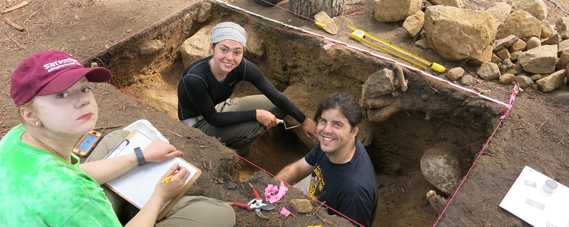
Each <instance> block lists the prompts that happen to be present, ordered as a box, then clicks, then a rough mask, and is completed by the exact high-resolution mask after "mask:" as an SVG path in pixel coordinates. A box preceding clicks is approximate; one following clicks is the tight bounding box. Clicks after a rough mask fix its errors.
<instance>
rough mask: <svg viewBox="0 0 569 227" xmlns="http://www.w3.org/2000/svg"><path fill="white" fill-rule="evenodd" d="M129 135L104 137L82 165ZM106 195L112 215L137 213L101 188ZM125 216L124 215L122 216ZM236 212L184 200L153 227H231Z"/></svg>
mask: <svg viewBox="0 0 569 227" xmlns="http://www.w3.org/2000/svg"><path fill="white" fill-rule="evenodd" d="M128 134H129V132H128V131H126V130H116V131H113V132H111V133H109V134H108V135H106V136H105V137H104V138H103V140H101V142H99V144H98V145H97V147H96V148H95V150H93V153H92V154H91V155H90V156H89V157H88V158H87V159H86V160H85V162H90V161H96V160H101V159H103V158H104V157H105V156H106V155H107V154H108V153H109V152H110V151H111V150H112V149H113V148H114V147H115V146H116V145H117V144H119V143H120V142H121V141H122V140H123V139H124V138H125V137H126V136H128ZM102 187H103V190H104V192H105V195H106V196H107V198H108V199H109V201H111V204H112V205H113V210H114V211H115V214H117V216H118V217H119V218H120V217H121V216H122V217H125V216H126V217H127V220H130V218H132V217H133V216H134V215H136V213H137V212H138V209H137V208H136V207H134V206H132V205H131V204H130V203H128V202H126V201H125V200H124V199H123V198H122V197H120V196H119V195H117V194H116V193H114V192H113V191H111V190H110V189H108V188H107V187H106V186H102ZM125 213H126V214H125ZM234 225H235V211H234V210H233V208H232V207H231V206H230V205H229V204H228V203H225V202H222V201H219V200H216V199H211V198H207V197H203V196H184V197H182V198H181V199H180V200H178V202H177V203H176V204H174V206H173V207H172V209H171V210H170V211H168V213H167V214H166V216H164V218H163V219H162V220H161V221H160V222H158V223H156V226H159V227H162V226H234Z"/></svg>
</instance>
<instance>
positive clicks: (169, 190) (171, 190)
mask: <svg viewBox="0 0 569 227" xmlns="http://www.w3.org/2000/svg"><path fill="white" fill-rule="evenodd" d="M189 176H190V171H189V170H188V169H186V168H184V167H181V166H180V165H179V164H178V163H176V164H175V165H173V166H172V167H171V168H170V169H169V170H168V171H166V173H165V174H164V176H163V177H162V179H161V181H159V183H158V184H156V190H155V191H154V194H156V195H157V196H159V197H162V198H163V199H165V201H168V200H170V199H172V198H173V197H174V196H176V195H177V194H179V193H180V191H181V190H182V188H183V187H184V185H185V183H186V180H187V179H188V177H189ZM154 194H153V196H154Z"/></svg>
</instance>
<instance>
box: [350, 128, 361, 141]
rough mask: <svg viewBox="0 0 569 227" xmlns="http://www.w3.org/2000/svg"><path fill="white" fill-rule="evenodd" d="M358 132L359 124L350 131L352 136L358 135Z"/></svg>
mask: <svg viewBox="0 0 569 227" xmlns="http://www.w3.org/2000/svg"><path fill="white" fill-rule="evenodd" d="M359 132H360V126H359V125H358V126H356V127H354V128H353V129H352V132H350V135H351V136H352V138H356V137H357V136H358V133H359Z"/></svg>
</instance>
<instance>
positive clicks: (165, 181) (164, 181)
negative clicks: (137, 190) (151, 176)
mask: <svg viewBox="0 0 569 227" xmlns="http://www.w3.org/2000/svg"><path fill="white" fill-rule="evenodd" d="M176 173H178V170H176V172H174V173H172V174H170V176H168V177H166V179H164V180H163V181H162V184H166V183H168V181H170V179H172V177H173V176H174V175H176Z"/></svg>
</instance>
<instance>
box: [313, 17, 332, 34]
mask: <svg viewBox="0 0 569 227" xmlns="http://www.w3.org/2000/svg"><path fill="white" fill-rule="evenodd" d="M314 20H316V21H317V22H318V23H321V24H325V25H326V27H320V26H319V28H321V29H324V31H326V32H328V33H330V34H332V35H335V34H336V33H338V25H336V22H334V20H332V18H330V16H329V15H328V14H327V13H326V11H320V12H318V13H317V14H316V15H314Z"/></svg>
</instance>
